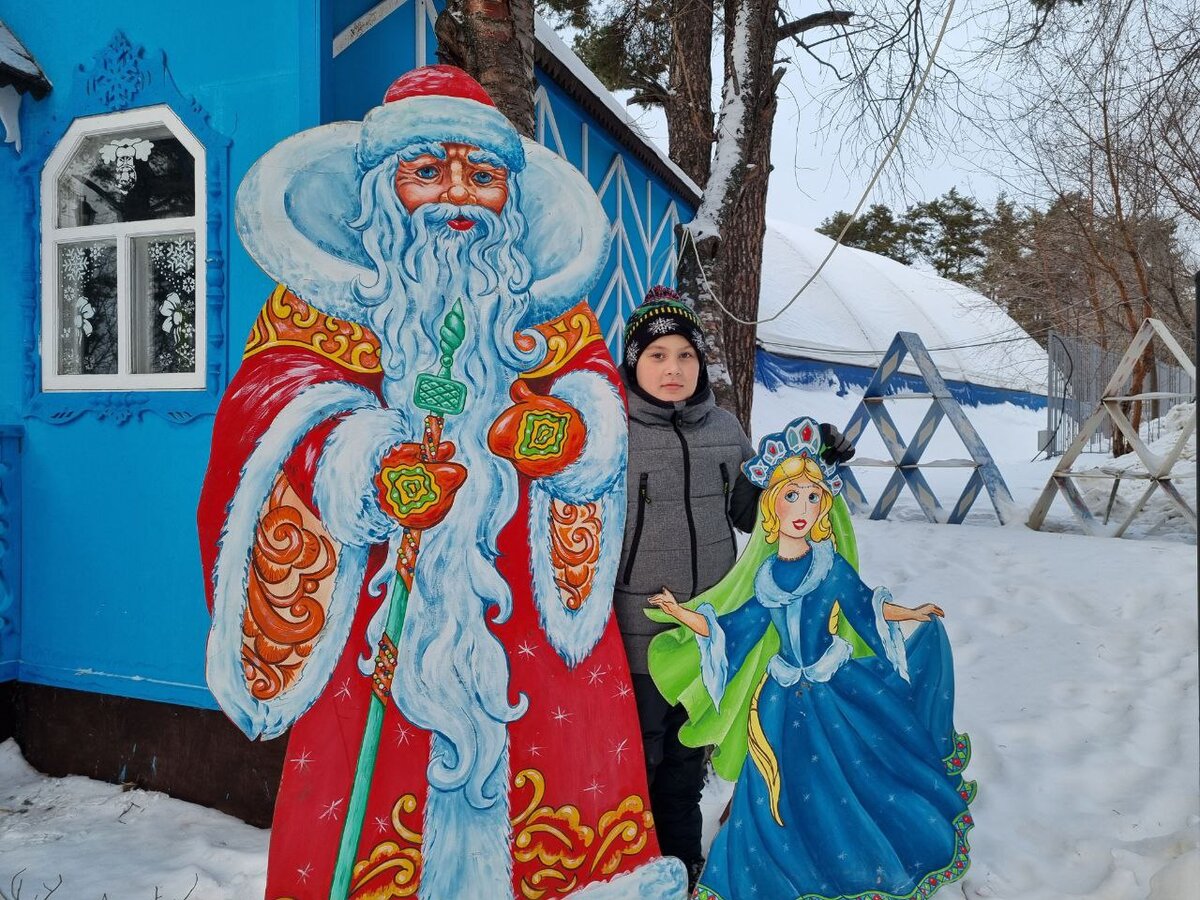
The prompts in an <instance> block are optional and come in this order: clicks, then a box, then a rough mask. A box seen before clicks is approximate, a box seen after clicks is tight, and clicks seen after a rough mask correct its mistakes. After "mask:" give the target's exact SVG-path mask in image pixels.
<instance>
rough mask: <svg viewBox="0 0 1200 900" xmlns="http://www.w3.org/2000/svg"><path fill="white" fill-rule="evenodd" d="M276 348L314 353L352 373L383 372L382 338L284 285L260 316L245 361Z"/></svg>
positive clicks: (251, 331) (247, 342)
mask: <svg viewBox="0 0 1200 900" xmlns="http://www.w3.org/2000/svg"><path fill="white" fill-rule="evenodd" d="M273 347H301V348H303V349H305V350H311V351H312V352H313V353H317V354H319V355H321V356H323V357H325V358H326V359H329V360H332V361H333V362H335V363H337V364H338V365H340V366H342V367H343V368H346V369H350V370H351V371H353V372H362V373H365V374H373V373H376V372H382V371H383V368H382V366H381V364H380V344H379V339H378V338H377V337H375V335H374V334H373V333H372V332H371V331H369V330H368V329H366V328H363V326H361V325H359V324H358V323H357V322H348V321H346V320H344V319H335V318H333V317H332V316H327V315H325V314H324V313H323V312H321V311H320V310H318V309H317V308H316V307H314V306H310V305H309V304H308V303H306V302H305V301H304V300H302V299H300V298H299V297H297V296H296V295H295V294H293V293H292V292H291V291H289V290H288V289H287V288H285V287H284V286H283V285H279V286H277V287H276V288H275V290H274V291H273V292H272V293H271V298H270V299H269V300H268V301H267V303H266V305H265V306H264V307H263V309H262V312H260V313H259V314H258V318H257V319H256V320H255V322H254V326H253V327H252V328H251V329H250V337H249V339H248V340H247V341H246V349H245V351H244V352H243V353H242V358H243V359H249V358H250V357H251V356H254V355H256V354H258V353H262V352H263V351H264V350H270V349H272V348H273Z"/></svg>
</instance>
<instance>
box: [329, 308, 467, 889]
mask: <svg viewBox="0 0 1200 900" xmlns="http://www.w3.org/2000/svg"><path fill="white" fill-rule="evenodd" d="M438 334H439V337H440V338H441V342H440V350H441V355H442V370H441V372H440V373H439V374H437V375H430V374H427V373H422V374H421V375H418V376H417V383H416V386H415V387H414V388H413V405H414V406H416V407H417V409H423V410H425V411H426V416H425V431H424V434H423V435H422V438H421V445H420V449H419V452H418V454H417V458H416V459H413V460H410V461H407V463H406V462H404V461H401V462H400V463H398V464H397V465H395V466H391V467H389V466H387V465H386V464H385V465H384V467H383V475H382V479H383V481H384V482H385V484H384V485H383V486H384V487H385V488H386V490H387V491H388V497H389V501H390V503H391V505H392V506H393V507H394V508H395V509H396V510H397V511H398V512H400V513H402V514H405V515H406V516H408V517H409V520H410V521H419V520H420V517H421V513H422V512H423V511H424V510H426V509H429V508H431V507H434V505H435V504H436V502H437V501H438V500H440V499H441V498H442V497H443V494H444V490H443V487H442V486H440V485H439V483H438V482H437V481H436V480H435V479H434V476H433V474H432V472H431V469H432V468H434V467H438V466H442V467H444V466H453V468H454V469H456V470H459V471H460V475H459V477H458V479H457V481H458V484H461V478H462V477H465V474H466V470H465V469H463V467H462V466H460V465H458V464H456V463H453V464H452V463H449V462H448V461H447V460H440V459H438V446H439V444H440V443H441V438H442V426H443V425H444V424H445V417H446V416H454V415H458V414H459V413H461V412H462V411H463V407H464V406H465V405H466V399H467V386H466V385H465V384H463V383H462V382H461V381H456V380H455V379H454V378H452V377H451V375H450V370H451V366H452V365H453V363H454V354H455V352H456V351H457V350H458V348H459V347H460V346H461V345H462V342H463V336H464V335H465V334H466V327H465V323H464V319H463V309H462V300H458V301H456V302H455V304H454V306H453V307H452V308H451V310H450V312H448V313H447V314H446V318H445V319H444V320H443V321H442V327H441V329H440V330H439V333H438ZM450 478H451V479H452V480H454V478H455V476H454V474H453V473H451V475H450ZM457 486H458V485H457V484H455V485H453V488H457ZM422 530H423V529H422V528H421V527H416V525H407V526H406V527H405V528H404V530H403V532H402V533H401V535H400V552H399V556H398V558H397V559H396V577H395V579H394V582H393V587H392V597H391V602H390V603H389V606H388V617H387V623H386V624H385V625H384V629H383V636H382V637H380V639H379V645H378V647H377V650H376V654H375V673H374V675H373V676H372V678H371V693H372V698H371V708H370V711H369V712H368V713H367V724H366V726H365V727H364V729H363V740H362V746H361V748H360V749H359V752H358V765H357V767H356V768H355V772H354V787H353V788H352V789H351V792H350V805H349V806H348V807H347V808H346V821H345V824H344V825H343V826H342V838H341V842H340V843H339V844H338V854H337V864H336V866H335V867H334V872H333V883H332V885H331V886H330V889H329V898H330V900H346V898H347V897H348V896H349V895H350V888H351V885H350V878H351V875H352V873H353V869H354V860H355V856H356V854H357V851H358V842H359V838H360V837H361V835H362V826H363V819H364V817H365V816H366V812H367V798H368V797H369V796H370V793H371V779H372V776H373V775H374V773H375V757H376V754H377V753H378V751H379V738H380V735H381V733H382V731H383V714H384V712H385V711H386V710H387V704H388V701H389V699H390V697H391V688H392V676H393V674H394V673H395V671H396V646H397V645H398V643H399V641H400V632H401V629H402V628H403V626H404V614H405V611H406V610H407V609H408V597H409V594H410V593H411V591H412V583H413V572H414V571H415V569H416V565H417V551H418V550H419V548H420V544H421V533H422Z"/></svg>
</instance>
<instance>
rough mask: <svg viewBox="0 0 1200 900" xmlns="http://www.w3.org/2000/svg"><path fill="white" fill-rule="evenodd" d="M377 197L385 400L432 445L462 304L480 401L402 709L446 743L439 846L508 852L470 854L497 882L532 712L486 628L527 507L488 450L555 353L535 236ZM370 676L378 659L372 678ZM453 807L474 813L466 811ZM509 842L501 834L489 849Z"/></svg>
mask: <svg viewBox="0 0 1200 900" xmlns="http://www.w3.org/2000/svg"><path fill="white" fill-rule="evenodd" d="M393 171H394V168H393ZM377 181H378V183H377V184H376V185H374V186H373V187H372V188H369V187H368V185H366V184H364V189H363V193H364V198H363V199H364V212H363V216H362V217H360V219H359V222H358V223H356V225H357V226H358V227H359V228H360V229H361V230H363V234H364V247H365V248H366V249H367V252H368V254H369V255H371V256H372V257H373V258H374V259H375V261H376V268H377V272H378V278H377V280H376V282H375V283H374V284H372V285H368V286H362V285H359V286H356V287H355V293H356V295H357V296H359V298H360V300H361V302H363V303H364V305H366V306H367V307H368V309H367V313H368V316H369V320H370V323H371V325H372V327H373V329H374V330H375V333H376V334H377V335H378V337H379V338H380V340H381V342H382V344H383V365H384V373H385V376H384V385H383V392H384V398H385V400H386V401H387V404H388V405H389V407H391V408H392V409H394V410H396V411H397V412H398V413H399V414H400V415H401V416H403V417H404V418H405V419H406V420H407V422H406V428H405V430H406V431H407V434H408V435H409V439H410V440H412V441H419V440H420V439H421V436H422V432H423V428H424V419H425V415H426V413H425V411H424V410H420V409H418V408H416V407H415V406H414V405H413V389H414V386H415V383H416V379H417V376H418V375H420V374H421V373H430V374H437V373H439V372H440V370H441V362H442V360H441V346H440V342H441V336H440V334H439V331H440V328H441V326H442V324H443V321H444V320H445V317H446V314H447V313H448V312H449V310H450V309H451V307H452V306H453V305H454V303H455V301H456V300H459V299H461V300H462V307H463V316H464V320H465V330H466V333H465V335H464V337H463V342H462V345H461V346H460V347H459V348H458V350H457V351H456V352H455V355H454V362H453V367H452V377H454V378H455V379H457V380H459V381H461V382H463V383H465V384H466V386H467V399H466V407H465V409H464V410H463V412H462V413H461V414H460V415H456V416H451V417H448V418H447V419H446V421H445V427H444V431H443V439H444V440H451V441H453V442H454V443H455V447H456V450H455V455H454V459H455V460H456V461H457V462H460V463H462V464H463V465H465V466H466V467H467V470H468V476H467V480H466V482H465V484H464V485H463V486H462V488H461V489H460V490H459V492H458V494H457V496H456V497H455V501H454V506H453V508H452V509H451V511H450V514H449V515H448V516H447V517H446V519H445V520H443V521H442V522H441V523H440V524H438V525H437V526H435V527H434V528H432V529H430V530H428V531H426V532H424V533H423V534H422V537H421V547H420V554H419V557H418V560H417V564H416V570H415V575H414V579H413V588H412V593H411V596H410V598H409V601H408V609H407V612H406V616H405V621H404V626H403V630H402V632H401V636H400V640H399V642H398V648H397V649H398V652H397V665H396V672H395V675H394V678H393V682H392V684H393V689H392V696H393V698H394V700H395V702H396V704H397V706H398V707H399V708H400V710H401V712H403V714H404V715H405V717H407V718H408V719H409V720H410V721H411V722H413V723H414V724H416V725H418V726H420V727H422V728H425V729H428V730H429V731H431V732H433V734H434V736H435V737H434V741H433V745H432V751H431V758H430V763H429V770H428V778H429V784H430V787H431V788H432V789H433V790H431V793H430V798H429V802H428V806H427V811H428V814H429V815H432V814H433V811H435V810H442V809H444V810H446V811H445V813H444V814H442V813H439V814H438V817H439V819H440V823H439V824H438V825H437V829H438V831H439V832H440V833H441V834H442V835H443V840H442V841H439V842H438V843H441V844H442V848H443V849H448V848H449V847H454V845H455V844H457V846H456V847H454V852H457V853H460V854H462V856H461V859H462V860H467V859H470V857H471V854H470V853H467V852H466V850H467V849H468V848H466V847H464V846H462V843H461V842H463V841H467V842H468V843H469V844H476V843H477V842H479V841H486V842H488V843H491V842H495V841H499V844H497V845H496V846H488V847H486V848H483V847H478V846H476V847H474V848H473V850H472V852H477V853H478V851H482V852H481V853H478V855H479V860H480V865H481V866H484V868H485V869H487V868H488V867H487V866H486V864H485V863H484V862H483V861H484V860H486V859H488V858H490V859H491V860H493V861H497V860H499V859H500V858H501V857H503V858H504V859H505V860H507V858H508V855H509V851H508V849H507V815H508V812H507V793H508V763H507V724H508V723H509V722H512V721H514V720H515V719H517V718H519V717H520V716H521V715H523V714H524V712H525V709H526V708H527V705H528V702H527V700H526V698H525V697H523V696H522V697H520V698H519V699H518V702H517V703H516V704H515V705H512V704H510V703H509V702H508V682H509V668H508V659H507V656H506V654H505V650H504V647H503V645H502V644H501V643H500V642H499V641H498V640H497V639H496V637H495V635H493V634H492V632H491V631H490V630H489V628H488V624H487V621H486V616H488V615H491V616H492V617H493V618H494V619H496V620H497V621H503V620H504V619H506V618H507V617H508V615H509V613H510V612H511V608H512V594H511V590H510V588H509V586H508V585H507V584H506V583H505V581H504V580H503V579H502V578H501V576H500V574H499V573H498V572H497V571H496V566H495V561H496V558H497V556H498V550H497V538H498V536H499V533H500V530H501V529H502V528H503V527H504V526H505V524H507V523H508V521H509V520H510V519H511V518H512V516H513V514H514V512H515V511H516V507H517V501H518V497H517V477H516V474H515V472H514V470H513V468H512V466H511V464H510V463H509V462H508V461H507V460H504V459H501V458H498V457H496V456H495V455H493V454H492V453H491V451H490V450H489V449H488V447H487V432H488V429H489V427H490V426H491V424H492V423H493V422H494V421H495V419H496V417H497V416H498V415H499V413H500V412H501V411H502V410H503V409H504V408H505V407H507V406H508V405H510V403H511V399H510V397H509V393H508V392H509V388H510V386H511V385H512V383H513V381H514V380H515V379H516V377H517V375H518V374H519V373H520V372H521V371H523V370H524V369H527V368H529V367H530V366H531V365H532V364H533V363H534V362H535V361H536V359H538V358H540V355H541V352H542V350H543V348H542V347H539V348H537V349H535V350H534V351H533V352H531V353H522V352H521V351H519V350H517V348H516V346H515V344H514V342H513V337H512V336H513V333H514V331H515V329H516V327H517V323H518V321H519V320H520V318H521V315H522V312H523V310H524V308H525V303H526V295H525V291H526V289H527V285H528V281H529V265H528V262H527V261H526V260H525V259H524V257H523V256H522V255H521V254H520V252H519V250H518V248H517V246H516V243H517V241H518V240H519V239H520V238H521V237H522V236H523V233H524V228H523V223H522V221H521V220H520V218H519V215H517V214H516V213H515V212H512V213H509V214H506V215H505V216H503V217H499V216H496V215H495V214H493V213H491V212H489V211H488V210H484V209H479V208H467V209H464V208H461V207H456V206H451V205H427V206H424V207H420V208H419V209H418V210H417V211H416V213H415V214H414V215H413V216H412V217H411V218H410V217H408V216H407V215H406V214H405V213H404V211H403V208H402V207H400V206H399V204H398V203H397V202H395V194H394V192H393V191H392V190H391V184H392V175H391V173H389V172H387V171H384V172H382V173H380V174H379V176H378V178H377ZM369 192H370V193H369ZM512 200H513V198H512V197H511V196H510V202H512ZM462 214H465V215H467V216H468V217H470V218H472V219H474V220H475V221H476V224H475V226H474V227H473V228H472V229H470V230H469V231H467V232H459V231H456V230H454V229H451V228H449V227H448V225H446V222H448V221H449V219H451V218H454V217H456V216H458V215H462ZM396 227H400V228H402V229H403V232H402V233H401V236H400V237H395V236H393V234H394V233H388V229H391V228H396ZM381 231H382V233H381ZM405 235H407V237H405ZM368 236H369V237H368ZM397 251H399V252H397ZM384 606H385V607H386V604H384ZM385 618H386V610H385V609H381V610H380V611H379V613H378V614H377V615H376V617H375V619H374V620H373V621H372V627H371V633H370V634H369V636H368V637H369V640H370V642H371V643H370V646H369V648H367V649H366V652H367V657H369V656H370V655H373V652H374V646H375V642H376V641H377V639H378V637H379V635H380V634H381V632H382V628H383V622H384V619H385ZM370 666H371V663H370V662H369V661H368V659H366V658H364V668H370ZM438 793H440V794H441V796H435V794H438ZM452 794H453V795H457V796H459V797H461V798H463V799H465V801H466V804H467V805H465V806H463V807H461V808H458V807H456V804H457V803H458V801H456V800H452V799H451V795H452ZM493 819H494V820H495V821H494V822H493V821H492V820H493ZM487 823H491V824H490V827H489V825H488V824H487ZM431 824H432V823H428V822H427V825H431ZM497 829H499V831H500V832H501V833H499V834H491V835H487V836H486V837H485V832H488V831H491V832H496V831H497ZM430 849H432V848H427V850H430ZM459 868H460V869H461V867H459ZM427 874H428V875H429V876H432V877H433V878H434V880H433V881H431V882H430V883H431V884H434V883H435V882H436V881H437V880H438V879H437V877H436V876H433V872H432V871H429V872H428V873H427ZM498 874H500V873H497V872H496V871H495V870H494V867H491V869H490V870H483V871H479V872H476V873H474V874H473V876H472V877H479V878H488V879H489V880H491V879H492V878H493V877H495V876H496V875H498ZM459 875H460V876H462V875H464V873H463V872H462V871H459ZM447 877H448V876H447ZM465 883H470V882H469V881H467V882H465ZM479 883H487V882H486V881H485V882H479ZM423 888H424V885H423ZM422 895H423V896H425V895H426V894H425V891H424V889H423V892H422ZM428 896H437V894H436V892H435V893H433V894H428ZM442 896H452V895H451V894H443V895H442Z"/></svg>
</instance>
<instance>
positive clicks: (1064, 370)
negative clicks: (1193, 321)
mask: <svg viewBox="0 0 1200 900" xmlns="http://www.w3.org/2000/svg"><path fill="white" fill-rule="evenodd" d="M1047 352H1048V355H1049V357H1050V371H1049V373H1048V376H1047V379H1046V382H1047V388H1046V417H1047V423H1046V427H1047V429H1048V430H1047V433H1046V434H1045V435H1043V440H1042V442H1041V443H1042V449H1043V452H1044V453H1046V454H1047V455H1048V456H1060V455H1062V454H1063V453H1064V452H1066V449H1067V447H1069V446H1070V445H1071V441H1073V440H1074V439H1075V436H1076V435H1077V434H1078V433H1079V426H1080V425H1081V424H1082V423H1083V421H1084V420H1085V419H1086V418H1087V417H1088V416H1089V415H1091V414H1092V412H1093V411H1094V410H1095V409H1096V405H1097V404H1098V403H1099V402H1100V399H1101V397H1102V396H1103V392H1104V388H1105V387H1106V386H1107V385H1108V381H1109V379H1110V378H1112V374H1113V372H1114V371H1115V370H1116V368H1117V364H1118V363H1119V362H1120V361H1121V357H1122V356H1123V355H1124V352H1125V348H1124V347H1121V348H1120V349H1118V350H1104V349H1102V348H1101V347H1099V346H1098V345H1096V344H1093V343H1092V342H1091V341H1086V340H1083V339H1082V338H1078V337H1075V336H1073V335H1067V334H1060V333H1058V332H1056V331H1051V332H1050V336H1049V348H1048V351H1047ZM1139 393H1141V394H1151V393H1152V394H1158V395H1160V396H1157V397H1153V398H1151V399H1147V400H1137V401H1133V402H1135V403H1140V404H1141V406H1142V416H1141V427H1140V429H1139V430H1140V434H1141V437H1142V440H1144V441H1147V442H1149V441H1153V440H1154V439H1155V438H1157V437H1158V436H1159V435H1160V434H1161V433H1162V429H1163V417H1164V416H1166V414H1167V412H1168V411H1169V410H1170V409H1171V407H1172V406H1174V405H1175V404H1176V403H1181V402H1183V401H1184V400H1185V399H1187V397H1188V396H1191V397H1193V398H1194V397H1195V394H1196V382H1195V381H1194V380H1193V379H1192V378H1190V377H1189V376H1188V374H1187V373H1186V372H1184V371H1183V369H1181V368H1179V367H1178V366H1175V365H1171V364H1169V363H1165V362H1161V361H1156V362H1155V364H1154V366H1153V368H1152V369H1151V370H1150V371H1149V372H1148V373H1147V374H1146V380H1145V383H1144V384H1143V385H1142V387H1141V390H1140V391H1139ZM1127 415H1128V416H1129V418H1130V420H1131V421H1132V420H1133V412H1132V410H1129V411H1128V412H1127ZM1084 450H1085V452H1088V453H1111V452H1112V422H1111V420H1110V419H1108V417H1107V416H1106V417H1105V418H1104V420H1103V421H1102V423H1101V425H1100V428H1098V429H1097V430H1096V432H1095V433H1094V434H1093V435H1092V437H1091V439H1090V440H1089V441H1088V444H1087V446H1086V447H1085V448H1084Z"/></svg>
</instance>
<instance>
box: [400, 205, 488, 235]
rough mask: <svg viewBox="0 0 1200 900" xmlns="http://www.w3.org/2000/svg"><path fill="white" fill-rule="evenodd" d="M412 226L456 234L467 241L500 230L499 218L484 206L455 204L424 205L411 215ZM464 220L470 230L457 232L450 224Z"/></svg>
mask: <svg viewBox="0 0 1200 900" xmlns="http://www.w3.org/2000/svg"><path fill="white" fill-rule="evenodd" d="M411 217H412V225H413V226H415V228H417V229H420V230H421V231H425V232H436V233H446V234H457V235H460V236H461V237H463V238H465V239H467V240H472V239H474V240H480V239H482V238H486V237H490V236H491V235H493V234H495V233H496V232H497V231H498V230H499V229H500V217H499V216H498V215H496V214H495V213H494V212H492V211H491V210H490V209H488V208H487V207H486V206H474V205H471V204H465V205H461V206H460V205H459V204H457V203H425V204H422V205H421V206H418V207H417V208H416V209H415V210H413V211H412V213H411ZM461 219H466V220H467V221H469V222H472V223H473V226H472V227H471V228H468V229H465V230H461V231H460V230H458V229H455V228H451V227H450V222H452V221H455V220H461Z"/></svg>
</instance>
